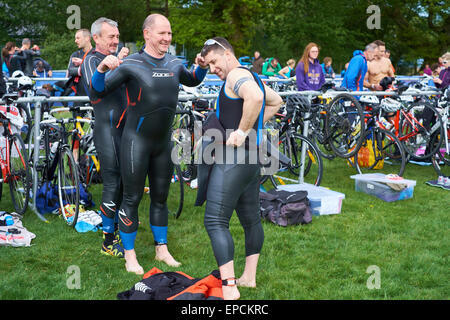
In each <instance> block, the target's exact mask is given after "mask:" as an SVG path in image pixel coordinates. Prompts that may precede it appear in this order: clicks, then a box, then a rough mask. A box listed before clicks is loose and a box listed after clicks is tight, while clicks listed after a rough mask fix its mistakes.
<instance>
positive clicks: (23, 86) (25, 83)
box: [17, 76, 33, 90]
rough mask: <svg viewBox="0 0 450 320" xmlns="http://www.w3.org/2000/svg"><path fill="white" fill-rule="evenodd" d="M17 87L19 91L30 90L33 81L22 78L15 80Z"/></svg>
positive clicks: (28, 78)
mask: <svg viewBox="0 0 450 320" xmlns="http://www.w3.org/2000/svg"><path fill="white" fill-rule="evenodd" d="M17 86H18V87H19V90H27V89H31V88H33V81H32V80H31V78H30V77H27V76H23V77H20V78H19V80H17Z"/></svg>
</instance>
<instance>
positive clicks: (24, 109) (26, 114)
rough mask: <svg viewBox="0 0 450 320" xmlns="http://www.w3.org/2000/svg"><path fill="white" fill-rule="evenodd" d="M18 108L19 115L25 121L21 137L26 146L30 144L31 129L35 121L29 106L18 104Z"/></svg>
mask: <svg viewBox="0 0 450 320" xmlns="http://www.w3.org/2000/svg"><path fill="white" fill-rule="evenodd" d="M17 108H18V109H19V113H20V115H21V117H22V119H23V127H22V128H21V129H20V136H21V137H22V140H23V142H24V143H25V145H27V144H28V142H29V141H28V140H29V139H30V134H31V128H32V127H33V119H32V118H31V114H30V111H29V110H28V106H27V105H26V104H25V105H23V104H18V105H17Z"/></svg>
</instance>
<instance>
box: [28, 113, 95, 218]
mask: <svg viewBox="0 0 450 320" xmlns="http://www.w3.org/2000/svg"><path fill="white" fill-rule="evenodd" d="M76 122H90V120H85V119H70V118H69V119H67V118H61V119H56V118H54V117H53V116H51V115H45V116H44V119H43V120H42V121H41V122H40V124H39V132H40V135H39V137H38V138H37V139H38V141H39V147H38V150H35V147H34V146H35V144H34V143H35V139H36V137H35V136H34V130H32V131H31V135H30V145H31V148H30V149H29V159H30V166H31V167H33V171H32V172H33V176H34V175H36V176H37V177H38V178H37V181H38V188H39V187H41V186H43V185H44V183H47V182H50V184H51V185H56V186H57V189H58V202H59V207H60V211H61V215H62V217H63V218H64V220H65V222H66V223H67V224H68V225H69V226H71V227H75V225H76V223H77V219H78V213H79V208H80V207H79V206H80V179H79V168H78V165H77V163H76V162H75V159H74V157H73V154H72V151H71V149H70V146H69V144H68V136H70V135H71V134H72V132H71V131H67V130H66V127H65V125H66V124H68V123H76ZM36 151H37V152H38V163H35V162H34V152H36ZM66 206H67V207H66Z"/></svg>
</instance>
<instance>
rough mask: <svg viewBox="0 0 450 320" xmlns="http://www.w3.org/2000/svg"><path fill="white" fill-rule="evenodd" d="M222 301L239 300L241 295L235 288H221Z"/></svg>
mask: <svg viewBox="0 0 450 320" xmlns="http://www.w3.org/2000/svg"><path fill="white" fill-rule="evenodd" d="M222 294H223V299H224V300H239V298H240V297H241V294H240V293H239V290H238V288H237V287H236V286H222Z"/></svg>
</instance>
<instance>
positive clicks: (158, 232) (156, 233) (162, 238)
mask: <svg viewBox="0 0 450 320" xmlns="http://www.w3.org/2000/svg"><path fill="white" fill-rule="evenodd" d="M150 228H151V229H152V233H153V239H154V240H155V242H156V243H160V244H165V243H167V226H163V227H158V226H152V225H150Z"/></svg>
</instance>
